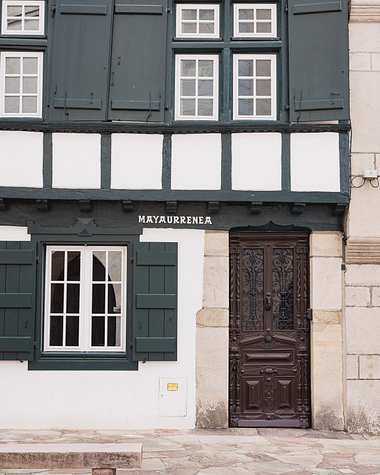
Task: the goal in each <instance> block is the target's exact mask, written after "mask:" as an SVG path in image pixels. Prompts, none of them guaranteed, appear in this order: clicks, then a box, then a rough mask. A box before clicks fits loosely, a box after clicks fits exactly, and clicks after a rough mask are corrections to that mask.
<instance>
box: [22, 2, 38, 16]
mask: <svg viewBox="0 0 380 475" xmlns="http://www.w3.org/2000/svg"><path fill="white" fill-rule="evenodd" d="M39 15H40V7H39V6H38V5H29V6H28V5H26V6H25V16H26V17H38V16H39Z"/></svg>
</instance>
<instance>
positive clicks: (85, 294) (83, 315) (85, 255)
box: [44, 245, 127, 353]
mask: <svg viewBox="0 0 380 475" xmlns="http://www.w3.org/2000/svg"><path fill="white" fill-rule="evenodd" d="M53 251H70V252H71V251H79V252H81V270H80V281H79V282H80V298H79V345H78V346H52V345H50V344H49V340H50V315H51V312H50V302H51V264H52V258H51V256H52V253H53ZM93 251H122V266H121V279H122V280H121V312H120V313H121V328H120V346H110V347H107V344H106V343H107V325H106V324H105V339H104V340H105V345H104V346H96V347H92V346H91V316H92V315H91V314H92V309H91V305H92V265H93V259H92V252H93ZM65 262H66V261H65ZM45 276H46V277H45V304H44V308H45V318H44V351H46V352H54V353H55V352H58V353H59V352H76V353H83V352H89V353H119V352H125V351H126V324H127V323H126V320H127V315H126V313H127V302H126V298H127V247H126V246H55V245H54V246H47V248H46V274H45ZM64 282H66V280H65V281H60V283H64ZM69 282H70V281H69ZM106 286H107V284H106ZM106 295H107V294H106ZM64 307H65V299H64ZM64 310H65V308H64ZM63 313H64V314H65V312H63ZM59 315H60V314H59ZM99 316H101V315H99ZM64 322H65V318H64ZM63 333H64V334H65V324H64V327H63Z"/></svg>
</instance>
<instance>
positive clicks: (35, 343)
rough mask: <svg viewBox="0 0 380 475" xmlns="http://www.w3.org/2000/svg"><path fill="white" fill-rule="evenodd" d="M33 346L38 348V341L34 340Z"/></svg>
mask: <svg viewBox="0 0 380 475" xmlns="http://www.w3.org/2000/svg"><path fill="white" fill-rule="evenodd" d="M34 348H36V349H37V348H38V341H35V342H34Z"/></svg>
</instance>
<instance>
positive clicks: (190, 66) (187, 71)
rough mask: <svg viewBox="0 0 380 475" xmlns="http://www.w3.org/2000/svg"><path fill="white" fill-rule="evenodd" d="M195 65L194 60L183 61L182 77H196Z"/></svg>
mask: <svg viewBox="0 0 380 475" xmlns="http://www.w3.org/2000/svg"><path fill="white" fill-rule="evenodd" d="M195 63H196V61H193V60H186V59H183V60H181V76H195Z"/></svg>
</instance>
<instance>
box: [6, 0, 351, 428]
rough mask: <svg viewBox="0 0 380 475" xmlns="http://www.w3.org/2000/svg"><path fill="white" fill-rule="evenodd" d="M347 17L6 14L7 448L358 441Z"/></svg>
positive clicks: (288, 6) (214, 4)
mask: <svg viewBox="0 0 380 475" xmlns="http://www.w3.org/2000/svg"><path fill="white" fill-rule="evenodd" d="M348 14H349V12H348V5H347V2H346V0H339V1H335V0H334V1H333V0H326V1H323V2H322V3H317V2H315V1H314V0H302V2H300V1H297V0H288V1H285V0H279V1H273V2H270V1H269V2H268V1H265V2H261V3H258V2H252V1H251V0H249V1H242V0H239V1H236V2H235V1H232V0H220V1H218V0H212V1H210V0H209V1H207V2H206V1H205V2H202V1H198V0H197V1H194V2H193V3H191V2H189V1H188V0H186V1H185V0H170V1H169V0H168V1H166V0H165V1H162V0H131V1H126V0H75V1H71V2H68V1H66V0H43V1H40V0H38V1H34V0H2V2H1V21H0V24H1V34H0V55H1V62H0V165H1V174H0V355H1V356H0V358H1V361H0V378H1V383H2V387H5V388H7V390H6V391H3V392H2V404H1V409H0V420H1V421H2V422H1V425H2V426H3V427H4V428H5V427H7V428H53V427H55V428H57V427H62V428H77V429H82V428H83V429H84V428H110V429H124V428H125V429H127V428H153V427H155V428H160V427H161V428H167V427H180V428H191V427H194V426H195V425H198V426H200V427H226V426H228V425H231V426H239V427H263V426H264V427H265V426H268V427H273V426H276V427H318V428H332V429H343V428H344V424H345V422H344V407H343V405H344V403H343V393H344V388H343V343H342V327H341V322H342V319H341V315H342V307H343V300H342V290H341V272H342V268H341V266H342V257H343V256H342V233H343V231H344V225H343V216H344V212H345V210H346V207H347V206H348V203H349V173H350V172H349V145H350V144H349V131H350V114H349V94H348V93H349V90H348V73H349V70H348ZM26 392H28V394H29V395H30V397H28V400H27V403H25V397H24V395H25V393H26ZM16 407H17V411H16V410H15V408H16Z"/></svg>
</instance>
